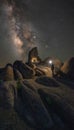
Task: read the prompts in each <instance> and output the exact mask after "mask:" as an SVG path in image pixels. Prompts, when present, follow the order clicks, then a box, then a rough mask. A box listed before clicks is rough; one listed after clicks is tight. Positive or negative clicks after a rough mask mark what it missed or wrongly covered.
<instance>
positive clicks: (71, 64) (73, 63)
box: [61, 57, 74, 80]
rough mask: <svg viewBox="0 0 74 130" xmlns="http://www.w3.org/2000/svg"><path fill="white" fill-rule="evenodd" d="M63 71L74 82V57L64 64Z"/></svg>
mask: <svg viewBox="0 0 74 130" xmlns="http://www.w3.org/2000/svg"><path fill="white" fill-rule="evenodd" d="M61 71H62V72H63V73H64V74H66V75H67V77H68V78H70V79H73V80H74V57H72V58H70V59H69V60H68V61H66V62H65V63H64V65H63V66H62V68H61Z"/></svg>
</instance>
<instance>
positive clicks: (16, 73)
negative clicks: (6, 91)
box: [14, 69, 23, 80]
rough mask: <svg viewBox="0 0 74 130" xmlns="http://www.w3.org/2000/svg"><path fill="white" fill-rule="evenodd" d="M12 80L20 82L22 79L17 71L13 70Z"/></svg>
mask: <svg viewBox="0 0 74 130" xmlns="http://www.w3.org/2000/svg"><path fill="white" fill-rule="evenodd" d="M14 78H15V80H22V79H23V76H22V74H21V73H20V72H19V70H17V69H14Z"/></svg>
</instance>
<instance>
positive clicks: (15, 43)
mask: <svg viewBox="0 0 74 130" xmlns="http://www.w3.org/2000/svg"><path fill="white" fill-rule="evenodd" d="M35 46H37V47H38V50H39V55H40V57H41V58H45V57H48V56H53V57H57V58H60V59H61V60H66V59H68V58H70V57H72V56H74V1H73V0H67V1H65V0H62V1H61V0H2V1H1V2H0V55H1V58H0V66H1V65H5V64H6V63H8V62H11V63H12V62H13V61H14V60H18V59H21V60H27V54H28V52H29V50H30V49H31V48H33V47H35Z"/></svg>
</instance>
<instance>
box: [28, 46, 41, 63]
mask: <svg viewBox="0 0 74 130" xmlns="http://www.w3.org/2000/svg"><path fill="white" fill-rule="evenodd" d="M33 62H34V63H39V62H41V58H40V57H39V55H38V50H37V47H34V48H33V49H32V50H31V51H30V52H29V54H28V63H30V64H31V63H33Z"/></svg>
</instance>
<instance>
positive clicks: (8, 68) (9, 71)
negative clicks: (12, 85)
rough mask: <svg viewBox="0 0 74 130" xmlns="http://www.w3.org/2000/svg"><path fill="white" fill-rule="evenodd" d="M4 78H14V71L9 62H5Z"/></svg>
mask: <svg viewBox="0 0 74 130" xmlns="http://www.w3.org/2000/svg"><path fill="white" fill-rule="evenodd" d="M4 80H5V81H10V80H14V72H13V67H12V65H11V64H7V65H6V67H5V75H4Z"/></svg>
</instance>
